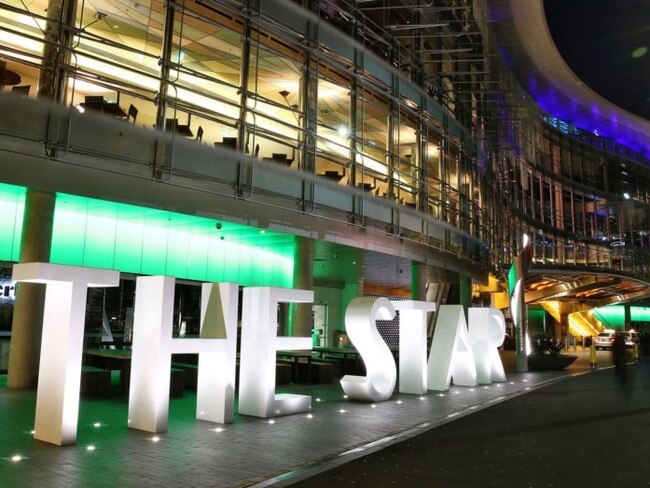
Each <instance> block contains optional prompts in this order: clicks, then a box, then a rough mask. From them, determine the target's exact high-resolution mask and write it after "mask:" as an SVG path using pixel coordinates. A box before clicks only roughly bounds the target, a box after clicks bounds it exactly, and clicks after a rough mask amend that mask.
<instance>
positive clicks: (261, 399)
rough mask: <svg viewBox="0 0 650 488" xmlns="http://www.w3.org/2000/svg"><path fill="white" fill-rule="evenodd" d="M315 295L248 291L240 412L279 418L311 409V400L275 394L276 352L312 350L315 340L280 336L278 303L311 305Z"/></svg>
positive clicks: (283, 290)
mask: <svg viewBox="0 0 650 488" xmlns="http://www.w3.org/2000/svg"><path fill="white" fill-rule="evenodd" d="M313 300H314V292H313V291H308V290H291V289H287V288H270V287H252V288H244V302H243V307H242V310H243V311H242V339H241V355H240V366H239V367H240V372H239V413H240V414H243V415H253V416H255V417H263V418H267V417H275V416H277V415H287V414H291V413H299V412H305V411H308V410H310V409H311V397H310V396H306V395H292V394H288V393H285V394H278V395H276V394H275V363H276V351H281V350H283V349H285V350H288V349H297V350H302V349H305V350H311V348H312V341H311V337H277V331H276V329H277V326H278V324H277V313H278V303H311V302H313Z"/></svg>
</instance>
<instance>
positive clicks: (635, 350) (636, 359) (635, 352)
mask: <svg viewBox="0 0 650 488" xmlns="http://www.w3.org/2000/svg"><path fill="white" fill-rule="evenodd" d="M632 361H634V362H635V363H638V362H639V345H638V344H637V343H634V347H633V348H632Z"/></svg>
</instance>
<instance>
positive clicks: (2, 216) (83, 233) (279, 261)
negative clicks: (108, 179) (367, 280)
mask: <svg viewBox="0 0 650 488" xmlns="http://www.w3.org/2000/svg"><path fill="white" fill-rule="evenodd" d="M24 204H25V188H22V187H17V186H12V185H5V184H0V260H4V261H14V262H16V261H18V257H19V253H20V235H21V229H22V221H23V209H24ZM215 223H216V222H215V220H213V219H207V218H204V217H197V216H192V215H184V214H178V213H174V212H167V211H162V210H156V209H150V208H145V207H138V206H134V205H126V204H121V203H113V202H107V201H103V200H97V199H92V198H85V197H79V196H75V195H68V194H63V193H59V194H57V201H56V209H55V212H54V229H53V233H52V248H51V258H50V260H51V262H53V263H58V264H69V265H74V266H87V267H95V268H106V269H116V270H119V271H122V272H127V273H135V274H150V275H169V276H175V277H177V278H184V279H190V280H199V281H214V282H219V281H231V282H237V283H240V284H241V285H244V286H282V287H291V286H292V285H293V253H294V246H295V241H294V238H293V236H291V235H285V234H280V233H277V232H272V231H267V232H265V233H264V234H261V233H260V232H259V229H256V228H254V227H248V226H244V225H238V224H231V223H228V222H223V223H222V224H223V227H222V228H221V229H219V230H218V229H216V228H215ZM222 238H223V239H222Z"/></svg>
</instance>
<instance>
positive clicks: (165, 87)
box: [156, 0, 176, 131]
mask: <svg viewBox="0 0 650 488" xmlns="http://www.w3.org/2000/svg"><path fill="white" fill-rule="evenodd" d="M175 6H176V4H175V0H167V5H166V6H165V26H164V31H163V43H162V51H161V53H160V61H159V64H160V88H159V92H158V106H157V108H156V128H157V129H159V130H162V131H164V130H165V124H166V121H167V106H168V103H169V98H168V96H169V71H170V70H169V65H170V63H171V62H172V49H173V46H174V19H175V16H176V9H175Z"/></svg>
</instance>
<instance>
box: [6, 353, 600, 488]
mask: <svg viewBox="0 0 650 488" xmlns="http://www.w3.org/2000/svg"><path fill="white" fill-rule="evenodd" d="M576 354H577V355H578V356H579V359H578V361H576V363H574V365H572V366H571V367H570V368H569V369H568V370H567V371H566V372H528V373H514V372H512V363H513V358H512V354H509V353H508V352H506V353H505V355H504V364H505V366H506V370H507V371H508V382H506V383H501V384H495V385H491V386H489V387H478V388H467V387H452V388H451V390H450V391H449V392H446V393H444V394H438V393H434V392H430V393H429V394H428V395H425V396H422V397H418V396H414V395H406V394H399V393H396V394H395V395H393V397H392V398H391V400H389V401H387V402H382V403H378V404H376V405H375V404H372V405H371V404H364V403H355V402H351V401H349V400H347V399H345V398H344V397H343V393H342V390H341V388H340V386H339V385H338V383H337V384H332V385H325V386H309V385H294V386H290V387H287V388H284V389H279V391H286V392H294V393H300V394H310V395H312V396H313V397H314V401H313V409H312V410H313V411H312V413H311V414H310V415H307V414H303V415H291V416H287V417H281V418H277V419H275V421H274V422H271V421H268V420H263V419H257V418H253V417H245V416H241V417H240V416H237V417H236V419H235V423H234V424H232V425H226V426H217V425H215V424H211V423H207V422H203V421H197V420H195V419H194V410H195V400H196V398H195V395H194V393H193V392H192V391H191V390H189V391H187V392H186V394H185V396H184V397H183V398H180V399H174V400H171V402H170V421H169V431H168V432H167V433H166V434H161V435H159V436H158V437H159V440H155V439H154V436H152V435H151V434H148V433H144V432H140V431H135V430H132V429H128V428H127V426H126V423H127V404H126V398H125V397H121V396H119V395H116V396H113V397H111V398H109V399H102V400H82V402H81V408H80V420H79V432H78V443H77V445H75V446H70V447H55V446H51V445H49V444H45V443H42V442H38V441H35V440H34V439H33V438H32V437H31V434H30V431H31V429H32V426H33V419H34V407H35V392H34V391H11V390H7V389H6V388H5V387H4V384H2V385H1V386H0V458H2V461H0V486H2V487H3V488H14V487H30V488H32V487H33V488H39V487H47V488H57V487H65V488H74V487H84V488H86V487H93V488H95V487H114V486H120V487H136V486H137V487H149V486H158V487H176V486H191V487H193V488H194V487H226V486H258V487H261V486H271V485H274V484H275V485H280V484H286V483H288V482H291V481H292V480H298V479H299V478H300V477H304V476H311V475H313V474H316V473H318V472H319V471H322V470H324V469H329V468H330V467H334V466H336V465H337V464H340V463H342V462H344V461H348V460H352V459H354V458H356V457H360V456H361V455H363V454H366V453H368V452H371V451H373V450H377V449H380V448H382V447H385V446H388V445H390V444H391V443H395V442H398V441H399V440H404V439H407V438H409V437H412V436H415V435H417V434H420V433H422V432H426V431H427V430H430V429H432V428H433V427H436V426H440V425H443V424H446V423H449V422H451V421H454V420H456V419H458V418H461V417H463V416H465V415H467V414H470V413H475V412H478V411H480V410H481V409H483V408H485V407H488V406H491V405H495V404H497V403H500V402H503V401H505V400H508V399H510V398H514V397H516V396H519V395H522V394H524V393H528V392H530V391H532V390H535V389H536V388H539V387H541V386H544V385H547V384H549V383H552V382H554V381H557V380H558V379H561V378H563V377H569V376H570V375H572V374H577V373H581V372H585V371H588V370H589V362H588V361H589V359H588V351H587V352H582V351H577V353H576ZM598 356H599V363H600V365H601V366H605V365H607V364H608V362H609V359H610V358H609V353H607V352H599V353H598ZM5 378H6V377H0V380H1V381H2V382H3V383H4V380H5ZM96 425H99V427H96ZM88 446H93V447H94V450H88ZM16 454H20V455H22V456H25V457H26V458H27V459H25V460H24V461H21V462H19V463H13V462H11V461H10V458H11V456H13V455H16Z"/></svg>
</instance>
